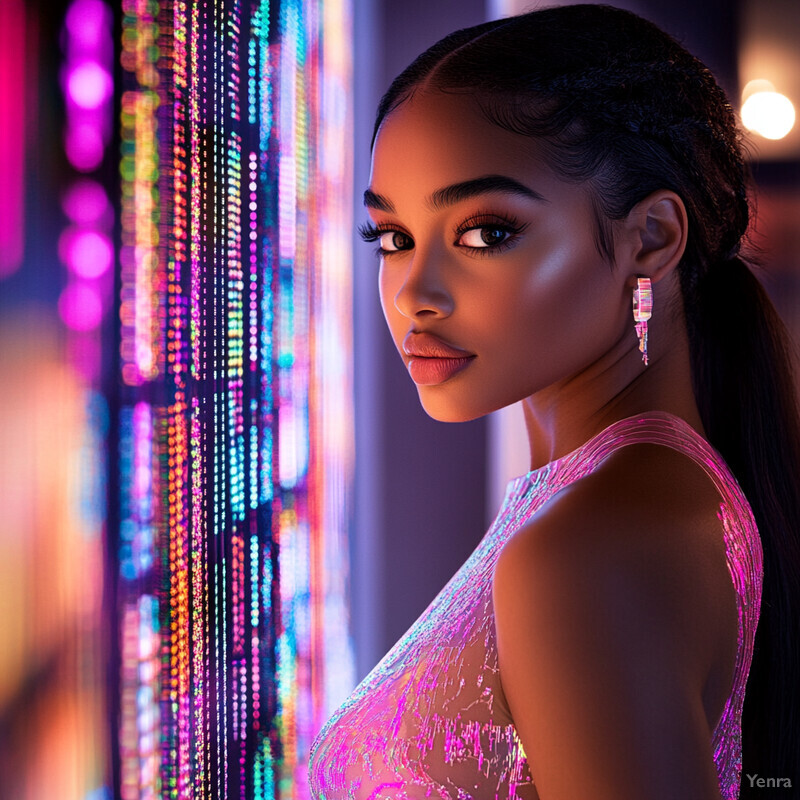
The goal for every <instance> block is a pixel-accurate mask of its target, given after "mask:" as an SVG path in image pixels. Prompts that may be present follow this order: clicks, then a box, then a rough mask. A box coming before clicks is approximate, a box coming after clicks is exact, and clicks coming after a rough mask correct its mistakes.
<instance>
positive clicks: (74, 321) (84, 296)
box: [58, 283, 103, 331]
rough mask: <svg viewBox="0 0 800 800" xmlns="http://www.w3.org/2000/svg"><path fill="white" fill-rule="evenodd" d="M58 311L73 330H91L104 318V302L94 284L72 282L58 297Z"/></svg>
mask: <svg viewBox="0 0 800 800" xmlns="http://www.w3.org/2000/svg"><path fill="white" fill-rule="evenodd" d="M58 313H59V314H60V315H61V319H62V320H64V323H65V324H66V325H67V326H68V327H69V328H72V330H74V331H91V330H94V329H95V328H96V327H97V326H98V325H99V324H100V320H101V319H102V318H103V303H102V301H101V300H100V295H99V293H98V292H97V289H96V288H94V287H93V286H88V285H86V284H84V283H70V284H68V285H67V287H66V288H65V289H64V291H63V292H61V296H60V297H59V299H58Z"/></svg>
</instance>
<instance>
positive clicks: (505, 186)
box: [364, 175, 547, 214]
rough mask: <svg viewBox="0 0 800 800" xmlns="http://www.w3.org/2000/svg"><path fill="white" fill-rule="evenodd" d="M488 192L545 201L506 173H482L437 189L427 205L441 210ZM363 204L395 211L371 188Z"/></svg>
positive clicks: (388, 202)
mask: <svg viewBox="0 0 800 800" xmlns="http://www.w3.org/2000/svg"><path fill="white" fill-rule="evenodd" d="M489 192H502V193H503V194H516V195H521V196H522V197H528V198H530V199H531V200H538V201H540V202H545V203H546V202H547V200H546V198H545V197H543V196H542V195H541V194H539V192H536V191H534V190H533V189H531V188H530V187H528V186H525V184H524V183H520V182H519V181H517V180H515V179H514V178H509V177H508V176H506V175H483V176H482V177H480V178H473V179H472V180H469V181H461V182H460V183H453V184H451V185H450V186H445V187H444V188H442V189H437V190H436V191H435V192H434V193H433V194H432V195H431V196H430V198H428V207H429V208H431V210H433V211H441V210H442V209H443V208H446V207H447V206H452V205H454V204H455V203H460V202H461V201H462V200H467V199H468V198H470V197H476V196H478V195H481V194H488V193H489ZM364 205H365V206H366V207H367V208H374V209H377V210H378V211H386V212H387V213H389V214H394V213H395V209H394V205H392V203H391V201H390V200H389V199H388V198H386V197H384V196H383V195H380V194H376V193H375V192H373V191H372V190H371V189H367V190H366V191H365V192H364Z"/></svg>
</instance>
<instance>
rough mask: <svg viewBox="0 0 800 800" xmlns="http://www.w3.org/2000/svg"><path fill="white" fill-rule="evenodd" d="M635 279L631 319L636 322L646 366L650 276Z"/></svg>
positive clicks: (640, 348)
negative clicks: (636, 281) (636, 282)
mask: <svg viewBox="0 0 800 800" xmlns="http://www.w3.org/2000/svg"><path fill="white" fill-rule="evenodd" d="M637 280H638V284H637V286H636V288H635V289H634V290H633V320H634V322H635V323H636V335H637V336H638V337H639V350H641V351H642V361H644V364H645V366H647V320H649V319H650V317H651V316H652V315H653V288H652V286H651V285H650V278H638V279H637Z"/></svg>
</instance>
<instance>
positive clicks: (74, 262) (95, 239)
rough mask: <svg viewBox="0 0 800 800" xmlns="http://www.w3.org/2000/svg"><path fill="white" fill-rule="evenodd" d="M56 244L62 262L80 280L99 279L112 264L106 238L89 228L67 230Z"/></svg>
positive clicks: (108, 243) (112, 256) (111, 250)
mask: <svg viewBox="0 0 800 800" xmlns="http://www.w3.org/2000/svg"><path fill="white" fill-rule="evenodd" d="M58 244H59V247H58V249H59V254H60V255H61V259H62V261H64V263H65V264H66V265H67V266H68V267H69V268H70V270H72V272H74V273H75V274H76V275H78V276H80V277H81V278H89V279H92V278H99V277H100V276H101V275H105V274H106V272H108V270H109V269H110V268H111V264H112V263H113V259H114V251H113V249H112V247H111V242H110V241H109V238H108V236H106V235H105V234H104V233H100V232H99V231H96V230H92V229H91V228H88V229H86V228H84V229H76V228H74V227H70V228H67V230H65V231H64V233H63V234H62V236H61V239H60V240H59V243H58Z"/></svg>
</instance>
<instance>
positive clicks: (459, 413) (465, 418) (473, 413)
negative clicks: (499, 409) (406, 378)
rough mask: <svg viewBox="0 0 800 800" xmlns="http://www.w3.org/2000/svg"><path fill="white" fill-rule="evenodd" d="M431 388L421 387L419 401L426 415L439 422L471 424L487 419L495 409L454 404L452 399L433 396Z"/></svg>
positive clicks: (418, 390)
mask: <svg viewBox="0 0 800 800" xmlns="http://www.w3.org/2000/svg"><path fill="white" fill-rule="evenodd" d="M433 388H438V387H430V386H419V387H417V392H418V393H419V401H420V403H421V405H422V408H423V410H424V411H425V413H426V414H427V415H428V416H429V417H430V418H431V419H435V420H436V421H437V422H470V421H471V420H473V419H478V418H479V417H485V416H486V415H487V414H490V413H491V412H492V411H494V410H495V409H493V408H489V409H486V408H478V407H476V406H474V405H472V404H464V403H458V402H454V401H453V400H452V399H449V398H444V397H436V396H433V395H434V393H433V392H432V391H430V390H431V389H433Z"/></svg>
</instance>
